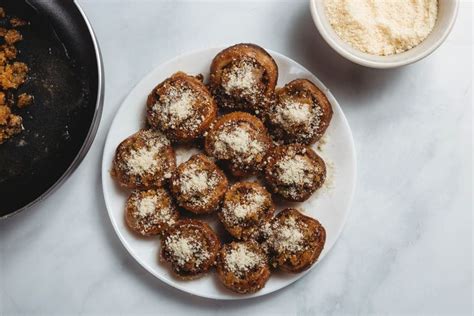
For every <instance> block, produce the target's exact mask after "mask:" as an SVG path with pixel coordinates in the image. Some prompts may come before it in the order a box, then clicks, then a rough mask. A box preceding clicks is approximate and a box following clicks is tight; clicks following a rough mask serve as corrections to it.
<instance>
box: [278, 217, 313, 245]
mask: <svg viewBox="0 0 474 316" xmlns="http://www.w3.org/2000/svg"><path fill="white" fill-rule="evenodd" d="M300 225H303V226H304V225H305V224H304V223H301V224H300ZM270 242H271V243H272V246H273V247H274V248H275V249H277V250H278V252H280V253H282V252H285V251H290V252H297V251H301V250H303V249H304V245H303V243H304V235H303V232H302V231H301V228H300V227H299V225H298V223H297V222H296V220H295V218H294V217H289V218H287V219H286V220H285V222H284V223H277V224H276V226H275V227H274V230H273V233H272V235H271V238H270Z"/></svg>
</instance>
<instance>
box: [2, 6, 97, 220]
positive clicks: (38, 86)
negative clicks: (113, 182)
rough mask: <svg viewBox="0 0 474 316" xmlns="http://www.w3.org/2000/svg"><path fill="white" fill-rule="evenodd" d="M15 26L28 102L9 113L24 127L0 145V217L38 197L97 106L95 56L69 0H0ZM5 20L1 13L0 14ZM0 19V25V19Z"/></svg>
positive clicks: (82, 136)
mask: <svg viewBox="0 0 474 316" xmlns="http://www.w3.org/2000/svg"><path fill="white" fill-rule="evenodd" d="M0 6H1V7H3V8H4V9H5V11H6V13H7V14H8V15H9V16H18V17H20V18H22V19H25V20H27V21H29V22H30V25H29V26H27V27H23V28H22V29H20V31H21V33H22V35H23V41H21V42H19V43H17V45H16V46H17V48H18V49H19V55H18V60H20V61H23V62H25V63H26V64H27V65H28V66H29V68H30V71H29V79H28V80H27V82H26V83H25V84H24V85H22V86H21V87H20V88H19V90H18V92H19V93H21V92H28V93H30V94H32V95H34V97H35V103H34V104H33V105H32V106H30V107H27V108H26V109H23V110H20V109H18V108H16V107H13V108H12V110H13V111H14V113H18V114H20V115H21V116H22V117H23V125H24V127H25V130H24V131H23V132H22V133H20V134H19V135H16V136H14V137H13V138H12V139H10V140H9V141H7V142H6V143H4V144H2V145H0V217H2V216H5V215H7V214H9V213H12V212H14V211H16V210H18V209H21V208H23V207H25V206H27V205H29V204H30V203H31V202H33V201H35V200H37V199H38V198H40V197H41V196H42V195H43V193H45V192H47V191H48V190H49V189H50V188H51V187H52V186H54V184H55V183H56V182H57V181H58V180H59V179H60V178H61V176H62V175H63V174H64V173H65V172H67V170H68V168H69V167H70V166H71V164H72V163H73V161H74V159H75V158H76V156H78V155H80V154H81V153H80V151H81V147H82V146H83V144H84V142H85V141H86V139H87V136H88V133H89V130H90V129H91V126H92V124H93V121H94V115H95V113H96V104H97V99H98V98H99V92H100V91H98V77H99V73H98V72H99V70H98V62H97V59H98V58H99V56H96V53H95V49H94V44H93V40H92V37H91V34H90V32H89V29H88V28H87V24H86V22H85V21H84V19H83V17H82V15H81V14H80V11H79V10H78V8H77V7H76V5H75V4H74V3H73V2H72V1H64V0H48V1H42V0H29V1H26V2H25V1H20V0H14V1H0ZM1 23H2V24H5V23H6V19H3V20H2V21H1ZM0 26H1V25H0Z"/></svg>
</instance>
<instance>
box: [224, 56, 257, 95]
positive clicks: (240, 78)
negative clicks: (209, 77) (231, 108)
mask: <svg viewBox="0 0 474 316" xmlns="http://www.w3.org/2000/svg"><path fill="white" fill-rule="evenodd" d="M254 70H255V67H254V66H253V65H252V63H251V62H249V61H243V62H240V63H238V64H235V65H233V66H232V68H231V69H230V72H229V73H227V76H226V77H227V78H226V79H227V80H224V82H223V87H224V89H225V91H226V92H227V93H229V94H230V93H232V92H233V91H234V90H236V89H238V90H242V91H243V92H247V94H250V93H254V92H255V87H256V85H257V78H256V77H255V74H254Z"/></svg>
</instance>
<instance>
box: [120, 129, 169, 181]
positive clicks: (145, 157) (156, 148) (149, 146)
mask: <svg viewBox="0 0 474 316" xmlns="http://www.w3.org/2000/svg"><path fill="white" fill-rule="evenodd" d="M139 133H140V134H138V137H141V138H144V139H145V140H146V145H145V146H143V147H141V148H139V149H138V150H135V149H131V150H130V154H129V157H128V158H127V159H125V167H126V168H127V169H128V173H129V174H132V175H138V176H141V175H143V174H145V173H153V172H155V171H156V169H157V167H158V165H159V160H160V159H159V153H160V151H161V149H162V148H163V147H164V146H168V145H169V144H170V143H169V140H168V139H167V138H166V137H165V136H164V135H163V134H161V133H157V132H153V131H150V130H145V131H141V132H139Z"/></svg>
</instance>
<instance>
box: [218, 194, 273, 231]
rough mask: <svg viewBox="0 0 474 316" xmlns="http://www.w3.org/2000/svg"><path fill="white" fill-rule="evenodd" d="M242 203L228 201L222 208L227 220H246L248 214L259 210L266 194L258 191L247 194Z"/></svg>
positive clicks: (233, 221) (236, 221)
mask: <svg viewBox="0 0 474 316" xmlns="http://www.w3.org/2000/svg"><path fill="white" fill-rule="evenodd" d="M242 200H243V201H241V203H236V202H231V203H226V204H225V205H224V207H223V209H222V211H223V214H224V217H225V218H226V220H228V221H230V222H232V223H234V224H237V223H238V222H241V221H242V220H245V219H246V218H247V216H249V215H251V214H253V213H255V212H258V211H259V210H260V209H261V207H262V206H263V204H264V203H265V196H263V195H262V194H259V193H258V192H252V193H249V194H246V195H245V196H244V197H243V199H242Z"/></svg>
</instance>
